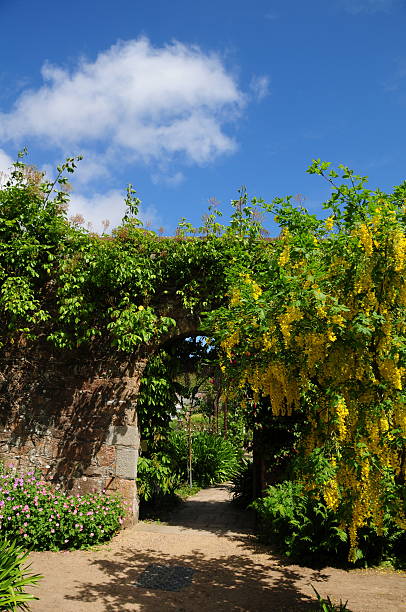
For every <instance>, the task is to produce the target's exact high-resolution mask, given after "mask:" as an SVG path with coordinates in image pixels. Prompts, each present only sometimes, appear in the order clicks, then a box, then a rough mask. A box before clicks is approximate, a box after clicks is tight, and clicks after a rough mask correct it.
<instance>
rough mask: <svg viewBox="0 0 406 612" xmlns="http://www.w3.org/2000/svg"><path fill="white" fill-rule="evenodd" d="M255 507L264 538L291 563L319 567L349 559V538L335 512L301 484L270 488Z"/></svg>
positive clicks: (284, 484) (286, 483) (290, 483)
mask: <svg viewBox="0 0 406 612" xmlns="http://www.w3.org/2000/svg"><path fill="white" fill-rule="evenodd" d="M252 507H253V508H254V509H255V510H256V512H257V514H258V517H259V519H260V532H261V536H262V538H263V539H264V540H265V541H266V542H268V543H270V544H272V545H273V546H275V548H276V549H277V550H279V551H280V552H282V553H283V554H285V555H286V556H288V557H290V558H291V559H292V560H295V561H300V562H301V563H310V564H316V565H320V564H323V563H325V562H327V560H329V559H331V558H334V559H335V560H336V562H337V561H338V562H339V561H340V560H341V562H343V560H344V559H345V558H346V555H347V547H346V545H345V544H346V541H347V534H346V532H345V531H344V530H343V529H341V528H340V525H339V522H338V520H337V518H336V516H335V514H334V512H333V511H332V510H330V509H328V508H327V506H326V505H325V504H324V503H323V502H322V501H320V500H318V499H317V498H316V497H314V496H312V495H310V494H308V493H307V492H306V491H305V490H304V488H303V486H302V485H301V484H299V483H296V482H292V481H285V482H283V483H280V484H278V485H275V486H271V487H269V488H268V489H267V491H266V496H265V497H263V498H261V499H258V500H256V501H255V502H253V504H252Z"/></svg>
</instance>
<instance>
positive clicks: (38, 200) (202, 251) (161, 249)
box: [0, 158, 229, 352]
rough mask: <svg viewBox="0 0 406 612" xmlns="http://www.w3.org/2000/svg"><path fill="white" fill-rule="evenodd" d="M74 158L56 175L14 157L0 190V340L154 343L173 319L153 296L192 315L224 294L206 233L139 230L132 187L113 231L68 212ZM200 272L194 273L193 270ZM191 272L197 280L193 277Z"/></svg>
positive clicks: (220, 256) (221, 257)
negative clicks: (94, 227)
mask: <svg viewBox="0 0 406 612" xmlns="http://www.w3.org/2000/svg"><path fill="white" fill-rule="evenodd" d="M76 162H77V158H69V159H68V160H67V161H66V163H64V164H63V165H61V166H60V167H58V169H57V172H58V173H57V177H56V179H55V181H51V182H50V181H46V180H44V177H43V175H42V173H40V172H38V171H37V170H35V168H32V167H30V166H27V165H25V164H23V163H22V161H21V160H20V159H19V161H18V162H16V164H15V165H14V171H13V173H12V177H11V179H10V181H9V182H8V183H7V184H6V185H5V186H4V187H2V188H1V189H0V284H1V287H2V290H1V291H0V321H1V323H2V325H1V330H2V331H1V334H0V341H1V342H2V343H3V344H6V343H9V342H21V341H22V340H24V341H27V340H35V339H36V338H38V337H39V336H41V337H42V338H43V337H44V336H45V337H46V338H47V339H48V340H50V341H51V342H53V343H54V344H55V345H56V346H58V347H62V348H74V347H77V346H79V345H83V344H87V345H91V344H95V343H97V342H98V341H99V339H100V338H103V342H104V343H106V341H107V342H109V343H110V345H111V346H112V347H115V349H117V350H119V351H123V352H132V351H133V350H134V349H136V348H137V347H139V346H140V345H144V344H145V343H148V342H153V341H157V340H158V339H160V338H162V337H163V336H164V335H165V334H167V333H168V332H170V330H171V328H172V327H173V326H174V324H175V322H174V320H173V319H172V317H170V316H168V315H167V314H166V313H163V312H161V308H160V307H161V304H160V303H159V299H158V301H156V300H155V296H156V295H158V296H161V295H162V294H165V295H166V297H167V299H168V301H170V302H172V303H176V304H177V307H178V308H184V309H185V310H186V311H188V312H197V313H200V312H201V311H202V310H204V309H206V308H211V306H212V304H213V303H215V302H216V301H218V300H219V299H222V296H223V291H222V281H223V278H224V265H225V264H226V261H227V260H228V258H229V254H228V253H227V251H226V250H224V249H222V248H221V245H220V242H221V240H220V242H219V240H218V239H216V238H215V237H214V236H208V235H207V231H208V230H207V231H206V230H203V228H202V232H203V231H206V239H205V240H189V239H188V238H187V236H186V234H187V232H186V228H183V229H182V228H181V229H180V231H179V233H178V236H177V238H176V240H174V239H171V238H162V237H160V236H157V235H156V234H154V233H153V232H150V231H148V230H146V229H144V228H142V224H141V222H140V221H139V220H138V219H137V218H136V215H137V212H138V207H139V199H138V198H137V197H136V195H135V192H134V190H133V189H132V187H131V186H130V187H129V189H128V192H127V198H126V204H127V212H126V214H125V216H124V219H123V223H122V225H121V227H119V228H116V229H115V230H114V231H113V233H112V235H111V236H108V235H102V236H99V235H97V234H95V233H92V232H90V231H87V230H85V229H83V228H81V227H80V225H81V223H82V221H83V220H82V219H79V218H76V219H73V221H71V222H69V221H68V219H67V214H66V210H67V205H68V203H69V195H68V193H67V187H68V186H67V179H66V176H65V174H66V173H68V174H69V173H71V172H73V171H74V168H75V166H76ZM202 269H204V270H205V274H204V276H203V277H201V274H200V272H201V270H202ZM197 279H199V280H197Z"/></svg>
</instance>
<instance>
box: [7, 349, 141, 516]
mask: <svg viewBox="0 0 406 612" xmlns="http://www.w3.org/2000/svg"><path fill="white" fill-rule="evenodd" d="M146 362H147V357H146V355H143V356H140V355H138V356H137V355H135V356H133V357H132V358H131V359H128V358H123V357H122V358H120V357H119V356H118V355H113V356H111V355H103V354H101V353H100V352H91V351H75V352H72V351H70V352H63V351H57V350H56V349H53V348H51V347H50V346H47V345H42V346H40V345H36V346H35V347H31V348H27V347H24V348H16V349H11V350H8V351H5V352H3V354H2V356H1V358H0V372H1V374H0V460H2V461H3V462H4V463H5V464H13V465H15V466H16V467H17V468H18V469H19V470H20V471H26V470H32V469H33V468H39V469H40V470H41V471H42V472H43V474H44V476H45V477H46V478H47V479H48V480H51V481H53V482H56V483H59V484H60V485H61V486H62V487H63V488H65V489H67V490H70V491H72V492H73V493H88V492H96V491H101V490H102V489H106V490H107V491H108V492H116V491H117V492H120V493H121V494H122V495H123V497H124V499H125V501H126V503H127V505H128V510H129V519H128V522H130V523H131V522H132V520H136V518H137V515H138V500H137V494H136V484H135V478H136V466H137V459H138V450H139V443H140V436H139V431H138V425H137V415H136V408H135V405H136V398H137V394H138V389H139V385H140V379H141V376H142V373H143V370H144V368H145V365H146Z"/></svg>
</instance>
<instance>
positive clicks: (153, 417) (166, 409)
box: [137, 350, 178, 445]
mask: <svg viewBox="0 0 406 612" xmlns="http://www.w3.org/2000/svg"><path fill="white" fill-rule="evenodd" d="M175 374H176V364H175V363H174V359H173V358H172V356H171V355H170V354H169V353H168V352H167V351H164V350H161V351H159V352H158V353H156V354H155V355H153V356H152V357H151V358H150V360H149V361H148V364H147V367H146V368H145V370H144V374H143V377H142V379H141V385H140V390H139V394H138V398H137V417H138V420H139V425H140V430H141V435H142V439H143V440H144V441H145V442H147V443H148V444H152V445H153V444H154V443H155V442H157V441H159V440H160V439H161V438H163V437H165V436H166V435H167V432H168V430H169V427H170V423H171V419H172V417H173V416H174V415H175V414H176V404H177V402H178V398H177V395H176V392H177V390H178V385H177V383H176V382H175V381H174V377H175Z"/></svg>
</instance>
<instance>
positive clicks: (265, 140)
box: [0, 0, 406, 234]
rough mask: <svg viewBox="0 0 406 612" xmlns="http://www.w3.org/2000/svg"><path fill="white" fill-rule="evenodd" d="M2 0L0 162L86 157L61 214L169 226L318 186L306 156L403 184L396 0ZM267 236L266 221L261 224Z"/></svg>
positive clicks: (404, 68) (403, 75)
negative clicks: (21, 157)
mask: <svg viewBox="0 0 406 612" xmlns="http://www.w3.org/2000/svg"><path fill="white" fill-rule="evenodd" d="M56 6H57V5H56V4H55V2H51V1H50V0H37V2H35V3H34V2H29V1H28V0H0V23H1V32H2V36H1V38H0V57H1V60H2V61H1V65H0V170H3V171H4V170H6V169H7V167H8V165H9V164H10V161H11V159H13V158H14V157H15V155H16V152H17V151H18V150H19V149H21V148H22V147H24V146H26V147H28V149H29V152H30V157H29V161H30V162H31V163H33V164H36V165H37V166H38V167H40V168H42V169H45V170H47V171H48V172H49V173H50V174H52V168H53V167H55V165H56V164H57V163H59V162H60V161H63V159H64V157H65V156H66V155H73V154H83V155H84V160H83V162H81V164H80V168H79V170H78V172H77V174H76V176H75V177H74V179H73V192H72V205H71V211H70V212H71V214H74V213H76V212H79V213H82V214H83V215H84V216H85V217H86V219H87V220H88V221H90V222H91V223H92V224H93V228H94V229H95V230H100V229H101V220H103V219H106V218H107V219H109V220H110V222H111V225H113V226H114V225H116V224H117V223H118V222H119V220H120V218H121V216H122V214H123V194H124V192H125V187H126V185H127V183H129V182H131V183H133V184H134V186H135V188H136V189H137V191H138V194H139V196H140V197H141V199H142V202H143V205H142V210H141V213H142V216H143V219H144V220H145V222H147V221H150V222H151V223H152V225H153V227H155V228H158V227H159V226H162V227H163V228H164V230H165V233H166V234H172V233H173V231H174V228H175V227H176V224H177V221H178V219H179V218H180V217H187V218H188V219H189V220H191V221H192V222H193V223H199V220H200V218H201V215H202V214H204V212H205V211H206V209H207V203H208V200H209V199H210V198H216V199H217V200H218V201H219V202H220V205H221V206H222V207H223V208H224V209H225V210H227V209H228V204H229V202H230V200H231V199H232V198H234V197H235V196H236V193H237V189H238V187H239V186H240V185H242V184H244V185H246V186H247V189H248V192H249V194H250V195H252V196H254V195H255V196H257V197H262V198H264V199H266V200H271V199H272V198H273V197H275V196H283V195H286V194H292V195H295V194H297V193H300V194H303V196H304V197H305V198H306V200H305V205H306V206H307V207H308V208H309V209H311V210H312V211H313V212H317V211H320V210H321V203H322V202H323V200H324V199H325V198H326V197H327V194H328V189H327V187H326V186H325V185H324V184H323V182H322V181H321V179H319V178H317V177H312V176H309V175H307V174H306V173H305V170H306V168H307V166H308V165H309V164H310V162H311V160H312V158H314V157H320V158H322V159H325V160H329V161H332V162H333V163H344V164H347V165H349V166H351V167H353V168H354V169H355V170H357V171H359V172H360V173H362V174H367V175H368V176H369V177H370V184H371V185H372V187H380V188H382V189H383V190H390V189H391V188H392V187H393V186H394V185H396V184H399V183H400V182H401V181H402V180H404V179H405V178H406V127H405V126H406V122H405V115H406V36H405V32H406V1H405V0H329V2H326V1H325V0H324V1H321V0H320V1H319V0H315V1H312V0H309V2H302V1H299V0H296V1H293V0H284V1H282V0H275V1H273V0H268V1H261V0H252V1H251V2H246V1H244V2H241V1H240V0H233V1H230V0H216V1H212V0H206V1H205V2H202V3H193V2H190V0H188V1H186V0H172V2H167V1H157V0H150V1H149V2H148V3H147V2H145V0H143V1H139V0H115V2H114V3H112V2H111V1H109V2H107V1H105V0H97V2H96V1H95V0H85V1H84V0H80V1H79V0H70V2H69V3H62V4H61V5H60V9H59V10H58V9H57V8H56ZM271 231H273V232H274V233H275V232H276V228H274V227H272V226H271Z"/></svg>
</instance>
